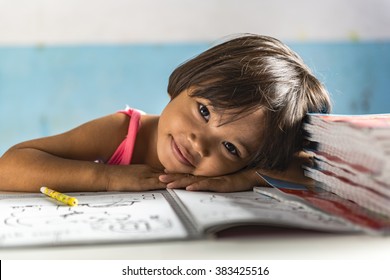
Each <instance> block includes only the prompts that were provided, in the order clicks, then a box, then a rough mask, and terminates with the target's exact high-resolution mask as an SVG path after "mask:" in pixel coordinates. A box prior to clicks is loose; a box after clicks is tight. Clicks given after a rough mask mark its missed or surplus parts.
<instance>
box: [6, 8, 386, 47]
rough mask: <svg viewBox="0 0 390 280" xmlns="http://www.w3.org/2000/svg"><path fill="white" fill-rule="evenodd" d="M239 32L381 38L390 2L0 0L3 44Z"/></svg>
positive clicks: (127, 40)
mask: <svg viewBox="0 0 390 280" xmlns="http://www.w3.org/2000/svg"><path fill="white" fill-rule="evenodd" d="M239 32H253V33H261V34H268V35H272V36H274V37H277V38H280V39H283V40H290V41H291V40H309V41H313V40H314V41H318V40H351V39H352V40H358V39H363V40H386V39H389V38H390V1H389V0H369V1H368V0H355V1H351V0H326V1H325V0H324V1H311V0H295V1H292V0H272V1H271V0H268V1H261V0H165V1H164V0H0V45H8V44H12V45H15V44H75V43H115V44H118V43H133V42H172V41H173V42H175V41H176V42H177V41H186V42H188V41H210V40H211V41H212V40H216V39H218V38H221V37H223V36H225V35H228V34H231V33H239Z"/></svg>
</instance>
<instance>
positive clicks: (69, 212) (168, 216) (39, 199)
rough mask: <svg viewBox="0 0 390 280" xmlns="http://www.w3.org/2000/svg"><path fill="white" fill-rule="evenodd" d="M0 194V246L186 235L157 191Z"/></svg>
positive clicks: (116, 240)
mask: <svg viewBox="0 0 390 280" xmlns="http://www.w3.org/2000/svg"><path fill="white" fill-rule="evenodd" d="M72 196H74V197H77V199H78V201H79V205H78V206H75V207H69V206H66V205H62V204H60V203H58V202H56V201H55V200H53V199H51V198H48V197H46V196H44V195H42V194H29V195H0V247H6V246H24V245H58V244H87V243H102V242H118V241H122V242H123V241H137V240H142V241H144V240H164V239H172V238H174V239H176V238H183V237H186V236H187V233H186V230H185V228H184V227H183V225H182V224H181V222H180V220H179V219H178V217H177V216H176V214H175V212H174V210H173V209H172V208H171V206H170V204H169V203H168V202H167V201H166V199H165V198H164V196H163V195H162V193H161V192H146V193H106V192H105V193H74V194H72Z"/></svg>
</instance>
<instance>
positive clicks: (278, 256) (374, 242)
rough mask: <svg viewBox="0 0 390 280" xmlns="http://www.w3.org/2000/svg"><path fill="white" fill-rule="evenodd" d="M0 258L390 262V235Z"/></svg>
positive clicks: (23, 252)
mask: <svg viewBox="0 0 390 280" xmlns="http://www.w3.org/2000/svg"><path fill="white" fill-rule="evenodd" d="M0 259H3V260H4V259H24V260H26V259H41V260H42V259H58V260H62V259H66V260H72V259H90V260H96V259H104V260H110V259H112V260H131V259H167V260H172V259H182V260H188V259H222V260H223V259H259V260H260V259H263V260H272V259H273V260H286V259H296V260H302V259H312V260H342V259H350V260H382V261H383V260H390V237H378V236H367V235H337V234H322V233H310V232H300V233H293V234H284V233H278V234H273V235H271V234H265V235H262V236H257V237H250V238H249V237H248V238H230V239H227V238H225V239H217V240H201V241H170V242H159V243H156V242H154V243H140V244H126V243H124V244H111V245H94V246H90V245H88V246H63V247H42V248H24V249H22V248H19V249H0Z"/></svg>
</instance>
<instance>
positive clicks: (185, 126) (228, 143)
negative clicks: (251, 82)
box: [157, 90, 264, 176]
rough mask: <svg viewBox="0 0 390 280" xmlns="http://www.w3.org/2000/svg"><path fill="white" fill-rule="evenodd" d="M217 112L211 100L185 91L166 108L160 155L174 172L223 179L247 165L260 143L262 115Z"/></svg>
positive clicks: (163, 115) (160, 123) (160, 121)
mask: <svg viewBox="0 0 390 280" xmlns="http://www.w3.org/2000/svg"><path fill="white" fill-rule="evenodd" d="M231 118H232V115H231V114H230V112H229V113H228V114H221V113H218V112H216V111H215V110H214V109H213V107H212V106H211V105H209V102H208V100H206V99H202V98H197V97H191V96H190V95H189V90H185V91H183V92H182V93H180V94H179V95H178V96H177V97H175V98H174V99H173V100H171V102H170V103H169V104H168V105H167V106H166V107H165V109H164V111H163V112H162V114H161V116H160V120H159V124H158V140H157V154H158V157H159V160H160V162H161V164H162V165H163V166H164V167H165V169H167V171H168V172H172V173H190V174H193V175H198V176H220V175H225V174H229V173H233V172H235V171H238V170H240V169H242V168H244V167H245V166H246V165H248V163H249V161H250V157H251V155H253V153H254V152H255V151H256V147H258V145H259V144H260V141H261V139H260V136H259V135H261V132H262V123H263V118H264V115H263V112H262V111H261V110H258V111H255V112H253V113H251V114H248V115H244V116H238V117H235V118H233V120H231Z"/></svg>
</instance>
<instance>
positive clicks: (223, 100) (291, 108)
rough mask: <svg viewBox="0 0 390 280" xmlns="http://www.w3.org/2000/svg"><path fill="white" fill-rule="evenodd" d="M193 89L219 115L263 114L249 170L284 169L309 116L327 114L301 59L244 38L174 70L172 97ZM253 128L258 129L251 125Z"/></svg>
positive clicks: (264, 39)
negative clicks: (260, 131)
mask: <svg viewBox="0 0 390 280" xmlns="http://www.w3.org/2000/svg"><path fill="white" fill-rule="evenodd" d="M190 87H193V88H194V90H193V91H192V92H191V96H194V97H201V98H205V99H207V100H209V101H210V104H211V105H212V106H213V107H214V108H216V109H219V110H227V111H229V110H233V111H234V112H241V113H244V112H245V113H250V112H253V111H254V110H264V111H265V120H264V123H263V124H258V125H259V126H263V127H264V130H263V133H262V135H259V137H261V139H262V141H261V143H262V144H261V145H260V146H259V147H258V150H257V152H256V153H255V154H254V155H253V158H252V161H251V163H250V165H249V166H248V167H258V168H263V169H280V170H282V169H284V168H286V167H287V165H288V163H289V162H290V160H291V158H292V156H293V154H294V153H295V152H297V151H299V150H301V149H302V142H303V136H302V131H301V126H302V121H303V119H304V117H305V115H306V114H307V113H308V112H311V113H314V112H321V113H329V112H330V107H331V104H330V98H329V94H328V92H327V91H326V89H325V88H324V86H323V85H322V84H321V83H320V82H319V81H318V80H317V78H315V77H314V76H313V74H312V73H311V71H310V69H309V68H308V67H307V66H306V65H305V64H304V62H303V60H302V59H301V58H300V57H299V56H298V55H297V54H296V53H295V52H293V51H292V50H291V49H290V48H288V47H287V46H286V45H285V44H283V43H282V42H280V41H279V40H277V39H275V38H272V37H268V36H261V35H254V34H245V35H242V36H240V37H236V38H233V39H231V40H228V41H226V42H223V43H221V44H219V45H217V46H214V47H212V48H210V49H209V50H207V51H205V52H203V53H201V54H199V55H198V56H196V57H195V58H193V59H191V60H189V61H187V62H185V63H184V64H182V65H180V66H179V67H177V68H176V69H175V70H174V71H173V73H172V74H171V76H170V77H169V84H168V93H169V95H170V96H171V98H175V97H176V96H177V95H178V94H180V93H181V92H182V91H183V90H186V89H189V88H190ZM253 125H254V126H256V124H253Z"/></svg>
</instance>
